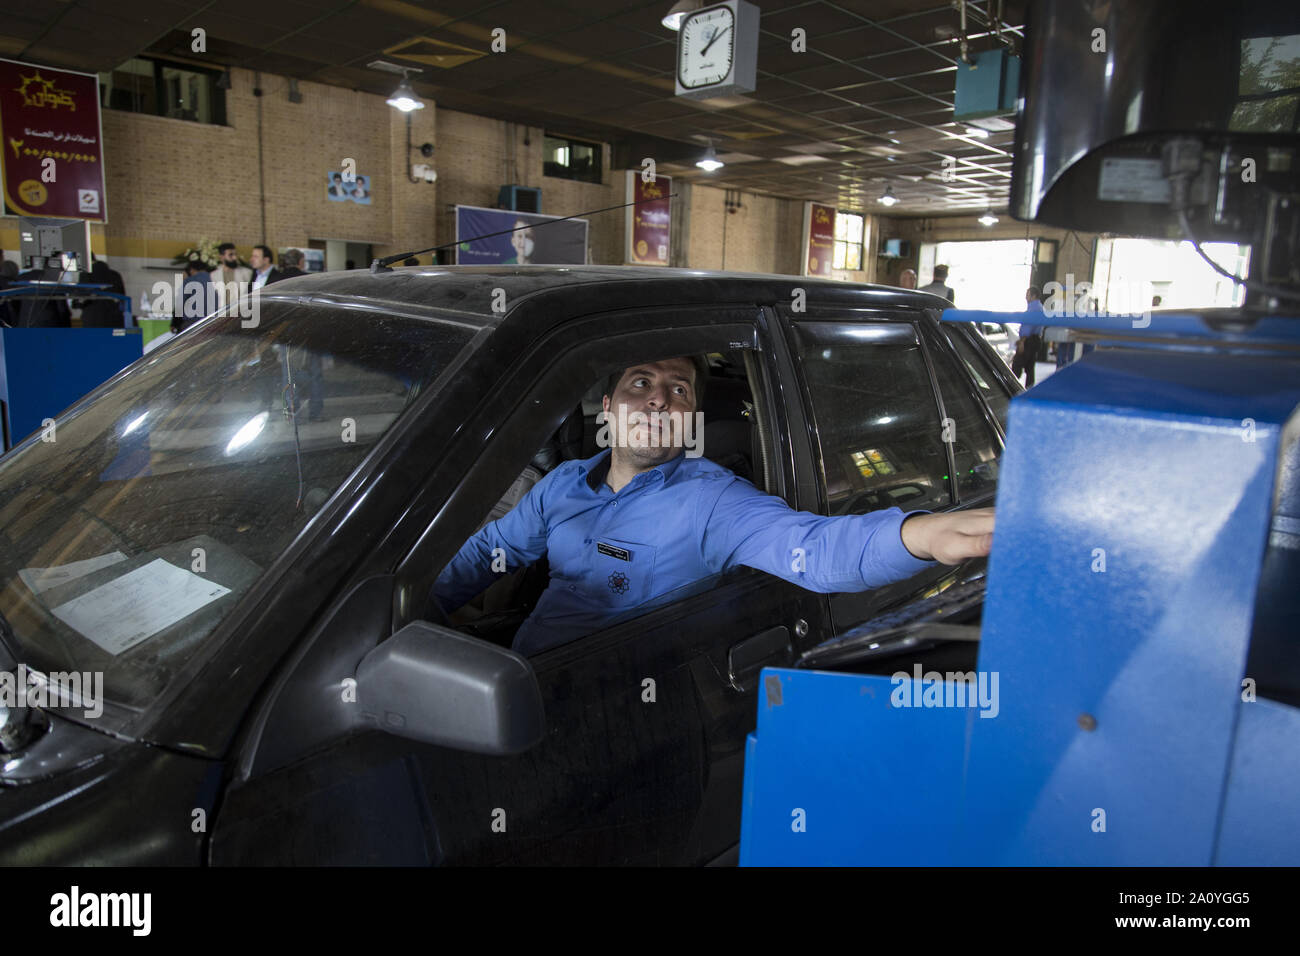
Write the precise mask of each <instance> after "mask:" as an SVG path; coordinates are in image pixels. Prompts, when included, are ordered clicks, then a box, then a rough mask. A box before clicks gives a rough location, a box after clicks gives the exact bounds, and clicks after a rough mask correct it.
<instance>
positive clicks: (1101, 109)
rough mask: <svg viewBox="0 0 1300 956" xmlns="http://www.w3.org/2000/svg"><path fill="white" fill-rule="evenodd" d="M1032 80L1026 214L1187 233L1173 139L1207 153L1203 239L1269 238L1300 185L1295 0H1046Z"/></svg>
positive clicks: (1033, 22)
mask: <svg viewBox="0 0 1300 956" xmlns="http://www.w3.org/2000/svg"><path fill="white" fill-rule="evenodd" d="M1020 77H1021V88H1020V97H1021V98H1020V103H1019V112H1018V116H1017V129H1016V148H1015V160H1014V164H1013V167H1012V180H1011V200H1010V207H1011V212H1012V215H1014V216H1015V217H1016V218H1018V219H1022V220H1033V221H1036V222H1042V223H1049V224H1052V225H1056V226H1061V227H1064V228H1068V229H1083V230H1088V231H1093V232H1114V233H1125V234H1129V235H1144V236H1156V237H1160V238H1184V233H1183V230H1182V229H1181V227H1180V220H1179V217H1178V215H1177V213H1176V211H1175V210H1174V209H1173V208H1171V205H1170V200H1171V180H1170V179H1169V178H1167V173H1168V166H1167V165H1166V166H1162V163H1167V162H1168V156H1166V155H1165V151H1166V149H1167V147H1168V145H1169V144H1170V143H1171V141H1173V140H1182V142H1183V143H1184V144H1186V143H1188V142H1190V144H1191V147H1192V148H1191V150H1190V152H1188V151H1187V150H1184V153H1183V155H1182V161H1183V162H1184V163H1187V162H1191V163H1192V166H1193V167H1197V163H1198V161H1199V171H1198V172H1197V173H1196V175H1195V178H1194V179H1192V178H1191V174H1190V173H1189V174H1188V175H1187V177H1185V178H1184V185H1185V184H1187V183H1190V186H1189V187H1188V190H1189V191H1188V197H1187V201H1186V202H1184V203H1183V205H1184V209H1185V211H1186V212H1187V213H1188V215H1189V219H1190V221H1191V223H1193V224H1194V228H1195V230H1196V234H1197V238H1198V239H1200V240H1224V241H1235V242H1255V241H1259V239H1260V235H1261V234H1260V232H1259V230H1260V228H1261V225H1260V223H1261V221H1262V219H1264V218H1265V217H1266V216H1267V215H1269V212H1268V206H1267V204H1268V194H1269V193H1270V191H1271V192H1272V193H1273V194H1275V195H1280V194H1281V193H1283V192H1294V191H1295V189H1296V187H1297V185H1298V184H1300V154H1298V151H1297V150H1298V146H1300V125H1297V124H1298V123H1300V3H1297V2H1295V0H1285V2H1280V0H1267V2H1261V0H1243V2H1231V3H1229V2H1223V0H1141V2H1125V3H1113V2H1100V0H1033V2H1032V3H1031V5H1030V7H1029V10H1028V13H1027V17H1026V24H1025V43H1024V65H1023V67H1022V69H1021V73H1020ZM1189 156H1191V157H1193V158H1190V159H1189Z"/></svg>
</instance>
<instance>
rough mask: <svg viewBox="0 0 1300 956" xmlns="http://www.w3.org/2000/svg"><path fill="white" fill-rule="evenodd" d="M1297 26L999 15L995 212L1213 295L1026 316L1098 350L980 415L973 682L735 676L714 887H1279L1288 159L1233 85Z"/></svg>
mask: <svg viewBox="0 0 1300 956" xmlns="http://www.w3.org/2000/svg"><path fill="white" fill-rule="evenodd" d="M1297 34H1300V7H1297V6H1296V5H1295V4H1294V3H1289V4H1288V3H1280V2H1270V0H1243V2H1242V3H1239V4H1232V5H1226V4H1222V3H1216V2H1214V0H1145V2H1143V3H1140V4H1085V3H1078V2H1077V0H1030V2H1029V4H1028V9H1027V13H1026V21H1025V32H1024V42H1023V44H1022V46H1021V51H1022V54H1023V60H1024V65H1023V68H1022V69H1021V71H1020V98H1019V109H1018V112H1017V118H1016V138H1015V144H1016V145H1015V155H1014V157H1013V160H1012V173H1011V191H1010V203H1009V206H1010V212H1011V214H1012V215H1013V216H1014V217H1015V218H1017V219H1021V220H1024V221H1026V222H1039V223H1046V224H1050V225H1054V226H1058V227H1061V228H1064V229H1071V230H1073V229H1083V230H1088V231H1091V232H1109V233H1119V234H1123V235H1135V236H1153V237H1158V238H1160V239H1165V240H1167V239H1170V238H1171V237H1176V238H1179V239H1182V240H1185V241H1188V242H1190V243H1192V245H1193V247H1194V248H1195V249H1196V250H1197V251H1198V252H1200V254H1201V256H1202V257H1203V258H1204V259H1205V260H1206V261H1207V262H1208V263H1209V264H1210V266H1211V267H1212V268H1213V269H1214V270H1216V271H1217V272H1219V273H1221V274H1222V275H1223V276H1225V277H1227V278H1230V279H1232V281H1234V282H1235V283H1238V284H1239V285H1240V286H1241V287H1242V288H1243V290H1244V298H1245V304H1244V306H1243V307H1242V308H1241V309H1222V310H1212V311H1207V312H1204V313H1196V314H1184V315H1179V314H1170V313H1166V312H1159V313H1156V314H1155V315H1150V314H1144V316H1143V318H1142V320H1140V321H1137V320H1135V318H1134V316H1132V315H1125V316H1101V317H1097V316H1095V315H1093V316H1091V317H1089V315H1088V313H1089V312H1091V311H1093V310H1091V309H1090V308H1089V307H1088V306H1087V305H1086V296H1084V295H1083V294H1082V292H1081V293H1080V294H1079V295H1078V296H1077V297H1075V296H1073V295H1067V297H1066V300H1067V301H1065V303H1064V304H1065V306H1066V308H1065V309H1063V310H1060V311H1061V312H1064V314H1065V315H1068V316H1070V317H1069V318H1064V317H1061V318H1058V317H1056V316H1055V315H1054V314H1053V313H1054V312H1057V310H1055V309H1052V310H1049V313H1048V315H1047V316H1045V317H1044V319H1043V322H1044V324H1046V325H1052V326H1068V327H1071V328H1074V329H1080V330H1085V331H1084V333H1083V334H1084V335H1085V336H1086V337H1088V338H1090V339H1092V340H1094V341H1095V342H1096V343H1097V345H1098V348H1097V350H1096V351H1094V352H1092V353H1091V354H1089V355H1086V356H1085V357H1084V358H1083V359H1082V360H1081V361H1079V362H1076V363H1075V364H1073V365H1070V366H1068V367H1066V368H1064V369H1062V370H1061V371H1058V372H1056V373H1055V374H1054V375H1052V377H1051V378H1049V379H1048V380H1046V381H1045V382H1043V383H1042V384H1040V385H1038V386H1037V387H1035V388H1033V389H1030V390H1029V391H1028V392H1026V393H1025V394H1023V395H1021V396H1019V397H1017V398H1016V399H1015V400H1014V401H1013V402H1012V403H1011V410H1010V419H1009V425H1008V441H1007V446H1006V450H1005V453H1004V456H1003V461H1002V468H1001V474H1000V478H999V482H998V498H997V531H996V533H995V534H994V543H993V551H992V554H991V555H990V558H989V570H988V577H987V588H986V592H985V595H984V606H983V617H982V622H981V625H982V627H981V633H980V644H979V657H978V662H977V668H976V671H975V672H968V674H969V676H968V677H967V676H965V675H963V674H961V673H959V672H958V673H954V674H953V675H951V676H949V675H947V674H940V673H934V674H927V673H924V672H921V673H916V672H913V673H911V674H907V673H903V674H898V673H895V674H894V675H893V676H890V677H884V676H864V675H862V674H860V673H823V672H816V671H813V670H797V669H796V670H768V671H765V672H764V674H763V685H762V693H761V695H760V701H759V714H758V729H757V732H756V733H755V734H754V735H751V737H750V738H749V741H748V749H747V755H746V764H745V804H744V817H743V828H742V833H741V862H742V863H743V864H751V865H763V864H779V863H827V864H831V863H853V864H883V863H893V864H945V863H947V864H982V865H998V864H1023V865H1041V864H1075V865H1079V864H1084V865H1134V864H1142V865H1156V866H1164V865H1207V864H1283V863H1285V864H1291V865H1296V864H1300V796H1298V795H1297V786H1298V785H1300V708H1298V707H1297V705H1300V414H1297V409H1298V408H1300V318H1298V317H1295V309H1296V306H1297V304H1300V203H1296V202H1295V196H1296V195H1297V194H1300V136H1297V134H1296V132H1295V129H1294V124H1293V123H1290V122H1289V121H1288V122H1286V123H1282V122H1275V121H1274V120H1273V119H1270V118H1269V117H1270V116H1271V115H1272V114H1271V113H1269V114H1265V113H1263V112H1259V111H1258V108H1257V106H1256V105H1255V103H1256V100H1255V99H1253V98H1252V97H1253V95H1254V94H1253V91H1254V89H1255V87H1254V86H1253V85H1252V84H1253V82H1254V81H1253V80H1251V79H1250V74H1251V71H1252V70H1255V69H1264V68H1266V67H1264V66H1263V64H1264V61H1265V60H1267V59H1268V58H1269V57H1270V56H1271V53H1269V52H1268V51H1271V50H1273V49H1275V48H1276V47H1277V46H1278V44H1280V43H1284V42H1289V40H1288V38H1291V37H1294V36H1295V35H1297ZM1080 37H1092V38H1093V39H1094V40H1097V39H1098V38H1111V39H1113V40H1114V41H1115V42H1114V44H1113V46H1112V47H1106V45H1105V43H1104V42H1103V43H1101V44H1100V45H1097V44H1094V45H1092V46H1090V45H1089V44H1088V43H1083V42H1079V38H1080ZM1115 38H1122V39H1115ZM1117 51H1119V52H1117ZM1267 68H1271V67H1267ZM984 79H985V80H987V79H988V78H987V77H985V78H984ZM958 89H959V92H960V90H961V88H960V87H959V88H958ZM1169 90H1177V91H1178V93H1177V95H1176V96H1170V95H1168V92H1167V91H1169ZM1281 95H1283V93H1282V92H1281V91H1279V92H1277V93H1276V94H1275V93H1272V92H1270V93H1268V94H1267V95H1266V96H1263V97H1261V98H1259V100H1258V102H1263V101H1265V100H1269V101H1272V100H1273V99H1275V98H1276V97H1279V96H1281ZM1270 108H1271V107H1270ZM1258 157H1271V158H1269V159H1267V160H1266V161H1263V162H1261V161H1260V160H1259V159H1258ZM1257 167H1258V168H1259V169H1261V170H1263V171H1262V172H1260V173H1259V174H1258V175H1256V172H1255V171H1256V168H1257ZM1211 240H1215V241H1220V242H1232V243H1238V244H1245V245H1248V246H1249V247H1250V256H1249V259H1250V262H1249V277H1248V278H1240V277H1237V276H1232V275H1230V274H1229V273H1228V272H1226V270H1224V269H1223V267H1221V266H1219V265H1218V264H1217V263H1214V262H1213V261H1211V260H1210V257H1209V256H1208V254H1207V253H1206V252H1205V251H1204V249H1203V248H1202V244H1203V243H1205V242H1207V241H1211ZM1033 261H1034V262H1035V263H1037V264H1038V265H1036V266H1035V267H1034V270H1035V271H1034V273H1033V278H1031V280H1030V281H1031V282H1033V283H1034V284H1037V285H1042V286H1044V290H1046V284H1047V282H1048V281H1049V280H1055V279H1056V278H1057V276H1056V274H1055V270H1056V263H1055V257H1054V256H1051V255H1049V256H1047V257H1046V259H1043V258H1042V257H1040V256H1038V255H1035V257H1034V260H1033ZM1044 262H1046V263H1047V265H1046V267H1043V263H1044ZM1064 278H1065V279H1066V285H1067V286H1070V285H1071V276H1070V275H1069V274H1067V275H1066V276H1065V277H1064ZM1081 278H1085V279H1088V280H1091V279H1092V278H1093V277H1092V276H1091V275H1089V276H1085V277H1081ZM1142 295H1143V296H1147V295H1150V290H1149V289H1147V290H1145V291H1144V292H1143V293H1142ZM1117 298H1118V296H1117ZM1070 299H1074V301H1069V300H1070ZM1058 301H1059V300H1058ZM1081 302H1083V303H1084V305H1085V307H1084V308H1082V309H1081V308H1080V303H1081ZM1138 305H1139V307H1141V306H1145V301H1141V302H1139V303H1138ZM1057 314H1059V313H1057ZM944 319H945V320H946V321H958V322H960V321H971V320H975V321H995V322H1006V321H1010V322H1019V321H1022V320H1023V319H1024V313H1017V314H1015V315H1002V314H992V313H976V312H961V311H958V310H948V311H947V312H945V313H944ZM977 583H978V582H977ZM961 586H962V587H965V586H966V583H965V582H963V584H962V585H961ZM956 589H957V588H956V586H954V587H953V588H951V589H950V590H956ZM963 613H965V612H963ZM952 620H954V621H955V620H956V618H952ZM945 627H946V628H947V633H949V634H950V635H951V634H954V633H955V632H957V631H960V632H962V635H963V636H969V635H968V631H967V630H966V629H964V628H962V627H960V626H957V627H955V628H954V627H953V625H952V624H945V625H940V626H938V627H931V631H932V632H933V633H939V632H942V631H943V630H944V628H945ZM873 640H874V637H873V636H871V635H868V636H866V638H865V643H866V644H867V646H868V647H870V646H871V643H870V642H872V641H873ZM882 640H883V638H882ZM855 641H857V642H859V643H854V642H855ZM835 643H836V644H837V645H841V646H835V647H829V648H827V647H826V646H825V645H824V646H823V648H822V650H823V651H829V652H828V653H822V654H820V656H818V654H817V650H816V649H815V650H814V651H811V652H809V653H808V655H806V657H807V659H808V660H809V661H810V662H811V661H817V660H820V661H834V662H836V663H837V666H839V665H844V666H852V665H853V662H852V658H851V654H846V649H847V651H854V652H857V653H859V654H860V653H861V643H863V640H862V637H861V635H854V634H850V635H845V636H844V637H843V638H841V639H840V640H839V641H837V642H835ZM843 645H847V648H846V646H843ZM892 646H894V645H892V644H880V643H876V644H875V647H876V648H881V647H884V648H885V649H886V650H889V649H890V648H891V647H892ZM868 669H873V668H869V667H866V666H859V667H857V670H859V671H863V670H868ZM874 669H880V668H879V665H877V666H876V667H875V668H874ZM968 680H973V682H974V686H968V683H967V681H968ZM972 694H973V695H974V698H975V700H974V702H973V703H972V701H971V700H970V698H971V696H972Z"/></svg>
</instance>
